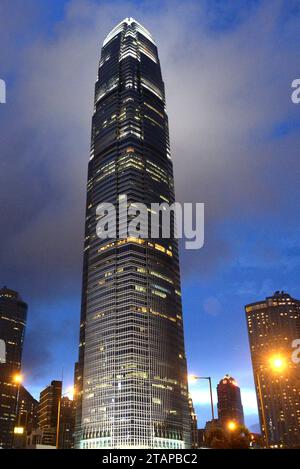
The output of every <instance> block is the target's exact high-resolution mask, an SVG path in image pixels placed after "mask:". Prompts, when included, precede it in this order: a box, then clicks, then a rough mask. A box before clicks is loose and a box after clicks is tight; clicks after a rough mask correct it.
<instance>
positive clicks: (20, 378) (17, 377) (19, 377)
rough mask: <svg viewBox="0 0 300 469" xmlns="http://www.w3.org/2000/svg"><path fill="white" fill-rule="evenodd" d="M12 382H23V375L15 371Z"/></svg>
mask: <svg viewBox="0 0 300 469" xmlns="http://www.w3.org/2000/svg"><path fill="white" fill-rule="evenodd" d="M13 382H14V383H15V384H18V385H19V386H20V384H22V383H23V376H22V375H21V374H20V373H16V374H15V375H14V376H13Z"/></svg>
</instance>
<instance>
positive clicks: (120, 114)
mask: <svg viewBox="0 0 300 469" xmlns="http://www.w3.org/2000/svg"><path fill="white" fill-rule="evenodd" d="M125 196H127V207H129V206H131V208H132V207H134V204H135V203H137V202H139V203H144V204H146V205H147V207H148V209H149V213H150V203H153V202H154V203H155V202H156V203H167V204H172V202H173V201H174V182H173V169H172V161H171V158H170V149H169V130H168V118H167V114H166V108H165V90H164V83H163V80H162V76H161V69H160V63H159V58H158V52H157V47H156V45H155V42H154V39H153V38H152V36H151V34H150V33H149V31H147V30H146V29H145V28H144V27H143V26H142V25H140V24H139V23H138V22H137V21H135V20H134V19H132V18H127V19H124V20H123V21H122V22H121V23H120V24H118V25H117V26H116V27H115V28H114V29H113V30H112V31H111V32H110V33H109V34H108V36H107V37H106V39H105V41H104V43H103V47H102V53H101V59H100V63H99V73H98V80H97V82H96V89H95V105H94V115H93V120H92V142H91V154H90V162H89V169H88V187H87V205H86V227H85V247H84V266H83V289H82V308H81V325H80V348H79V362H78V367H77V369H76V389H77V402H76V406H77V432H76V435H77V447H80V448H102V447H106V448H127V447H135V448H187V447H189V446H190V421H189V410H188V386H187V370H186V357H185V350H184V338H183V323H182V308H181V291H180V272H179V262H178V247H177V241H176V239H175V238H174V236H172V237H171V238H169V239H166V238H162V237H159V238H158V239H155V240H154V239H153V240H152V239H150V238H147V239H143V238H140V237H138V236H126V234H125V236H124V235H123V234H121V233H120V231H119V229H118V227H117V232H116V236H115V238H114V239H106V240H101V239H99V238H98V237H97V235H96V225H97V221H98V218H97V214H96V208H97V206H98V205H99V204H101V203H103V202H110V203H112V204H114V206H117V204H118V202H119V201H120V200H124V199H125ZM122 217H123V215H122V213H121V212H120V211H119V209H118V207H117V219H118V220H119V219H122ZM171 219H172V224H173V223H174V219H173V217H171Z"/></svg>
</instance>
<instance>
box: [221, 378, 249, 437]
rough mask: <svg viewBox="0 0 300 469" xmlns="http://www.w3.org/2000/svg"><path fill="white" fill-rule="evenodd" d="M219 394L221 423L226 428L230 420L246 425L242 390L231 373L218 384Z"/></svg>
mask: <svg viewBox="0 0 300 469" xmlns="http://www.w3.org/2000/svg"><path fill="white" fill-rule="evenodd" d="M217 394H218V417H219V422H220V424H221V425H222V426H223V427H224V428H226V425H227V424H228V422H231V421H234V422H236V423H237V424H239V425H244V411H243V406H242V400H241V391H240V388H239V386H238V384H237V382H236V381H235V379H234V378H232V377H231V376H229V375H225V376H224V378H223V379H221V381H220V382H219V384H218V386H217Z"/></svg>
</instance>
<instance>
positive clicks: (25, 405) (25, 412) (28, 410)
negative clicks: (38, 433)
mask: <svg viewBox="0 0 300 469" xmlns="http://www.w3.org/2000/svg"><path fill="white" fill-rule="evenodd" d="M38 406H39V403H38V401H37V400H36V399H35V398H34V397H33V396H32V395H31V394H30V393H29V392H28V391H27V389H25V388H24V386H22V385H20V389H19V397H18V415H17V419H16V426H15V431H14V440H13V448H20V449H22V448H25V446H26V441H27V437H28V435H30V434H31V433H32V432H33V431H34V430H36V429H37V427H38Z"/></svg>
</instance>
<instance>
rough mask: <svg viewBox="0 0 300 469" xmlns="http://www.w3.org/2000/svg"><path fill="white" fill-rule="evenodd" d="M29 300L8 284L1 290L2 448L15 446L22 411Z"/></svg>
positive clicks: (0, 403)
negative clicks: (20, 394) (20, 400)
mask: <svg viewBox="0 0 300 469" xmlns="http://www.w3.org/2000/svg"><path fill="white" fill-rule="evenodd" d="M26 317H27V304H26V303H24V301H22V299H21V297H20V295H19V294H18V293H17V292H16V291H13V290H10V289H8V288H6V287H4V288H2V289H1V290H0V348H1V356H0V448H11V447H12V443H13V431H14V426H15V424H16V414H17V412H18V408H17V401H18V399H17V398H18V391H19V386H20V383H17V382H16V381H15V377H16V376H17V375H19V374H20V370H21V360H22V350H23V342H24V334H25V327H26Z"/></svg>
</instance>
